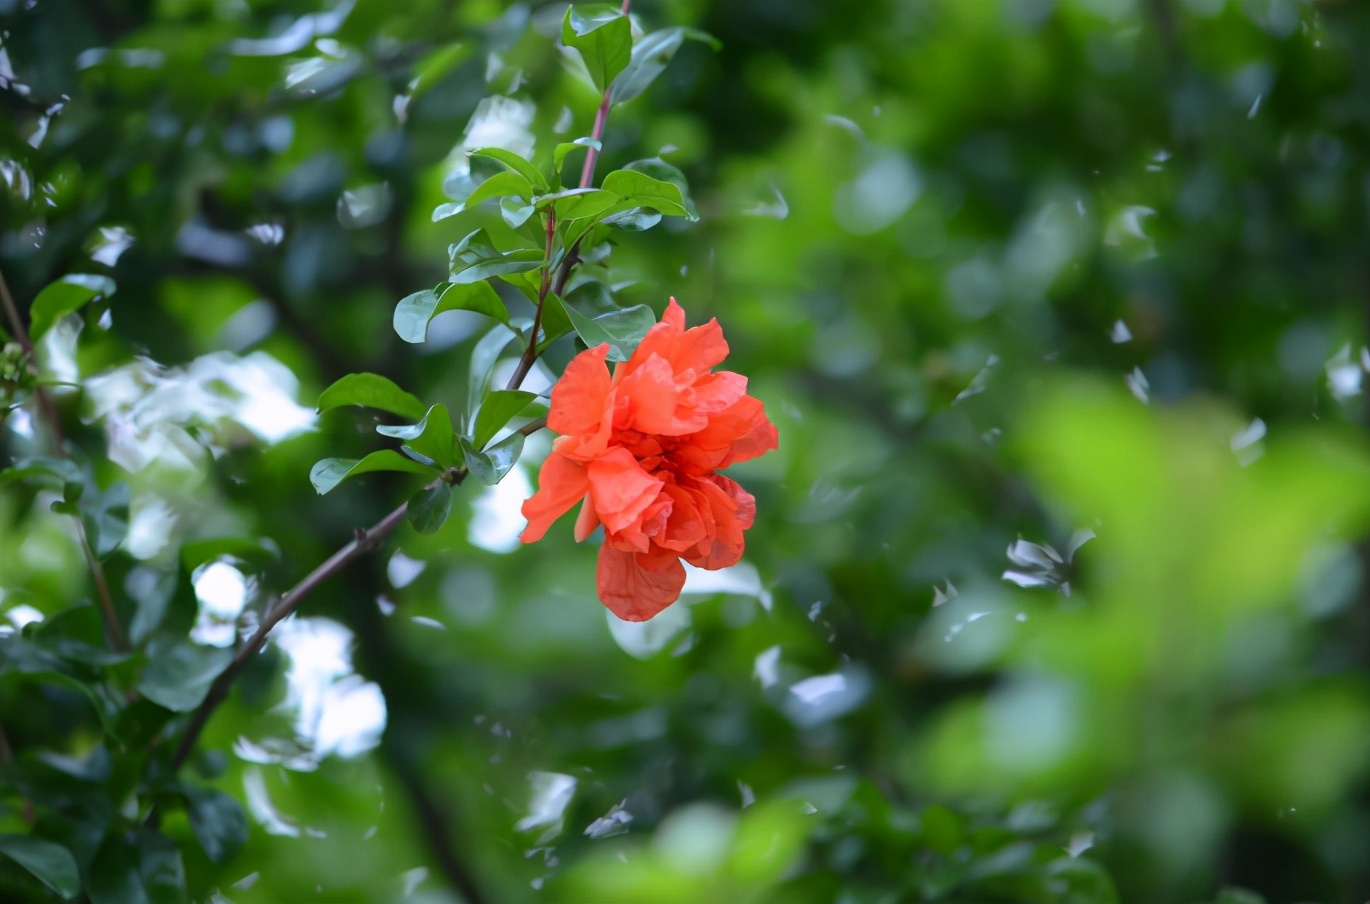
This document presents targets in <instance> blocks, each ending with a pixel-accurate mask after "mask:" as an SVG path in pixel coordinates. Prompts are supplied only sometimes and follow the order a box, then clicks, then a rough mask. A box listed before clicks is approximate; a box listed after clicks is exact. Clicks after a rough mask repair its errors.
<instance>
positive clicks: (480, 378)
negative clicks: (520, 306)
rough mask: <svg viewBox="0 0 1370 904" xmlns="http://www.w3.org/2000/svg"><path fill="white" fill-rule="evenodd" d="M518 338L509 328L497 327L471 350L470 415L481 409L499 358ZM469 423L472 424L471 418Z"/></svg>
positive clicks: (468, 411) (468, 402) (468, 389)
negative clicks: (510, 342)
mask: <svg viewBox="0 0 1370 904" xmlns="http://www.w3.org/2000/svg"><path fill="white" fill-rule="evenodd" d="M517 337H518V334H517V333H515V332H514V331H513V330H512V329H510V328H509V327H505V326H497V327H495V328H494V329H492V330H491V331H490V332H488V333H486V334H485V335H484V336H482V337H481V338H480V341H479V342H477V343H476V347H475V348H473V349H471V367H470V379H469V380H468V381H467V390H466V411H467V413H468V414H470V413H471V412H474V411H477V410H479V409H480V400H481V399H482V398H484V396H485V391H486V390H487V389H489V388H490V380H491V379H492V378H493V377H494V371H495V364H496V363H498V362H499V357H500V355H501V354H502V353H503V352H504V349H505V347H506V346H508V345H509V341H510V340H511V339H515V338H517ZM467 423H470V420H469V418H468V420H467Z"/></svg>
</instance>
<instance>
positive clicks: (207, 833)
mask: <svg viewBox="0 0 1370 904" xmlns="http://www.w3.org/2000/svg"><path fill="white" fill-rule="evenodd" d="M185 799H186V814H187V815H188V816H189V817H190V827H191V828H192V829H194V830H195V837H196V838H197V839H199V842H200V847H202V848H204V852H205V856H207V857H208V858H209V859H210V860H212V861H213V862H215V863H219V864H223V863H227V862H228V861H229V860H232V859H233V857H234V855H236V854H237V853H238V851H240V850H241V849H242V847H243V845H244V844H246V843H247V816H246V815H245V814H244V813H243V806H242V804H240V803H238V801H237V799H236V798H233V797H230V796H229V795H227V794H224V793H223V792H222V791H216V790H214V789H212V788H193V787H187V788H186V789H185Z"/></svg>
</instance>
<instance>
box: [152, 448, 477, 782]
mask: <svg viewBox="0 0 1370 904" xmlns="http://www.w3.org/2000/svg"><path fill="white" fill-rule="evenodd" d="M465 478H466V472H465V471H455V472H450V473H449V474H447V475H444V476H443V477H441V478H439V479H438V480H435V481H433V482H432V483H430V484H429V485H428V487H427V489H432V488H433V487H435V486H437V485H438V484H440V483H443V482H444V481H445V482H448V483H451V484H454V485H455V484H460V483H461V482H462V480H464V479H465ZM408 511H409V503H408V502H404V503H401V504H400V506H399V507H398V508H396V509H395V510H394V511H393V512H391V513H390V514H388V515H386V516H385V517H384V518H382V519H381V520H379V521H377V522H376V523H375V524H373V525H372V526H371V527H369V528H367V529H366V530H359V531H357V535H356V536H355V537H353V538H352V540H351V541H350V542H349V543H347V545H345V546H343V547H342V548H341V549H339V550H338V551H337V552H335V553H333V555H331V556H329V557H328V559H327V560H325V561H324V563H323V564H321V565H319V566H318V567H317V568H315V569H314V570H313V571H311V572H310V573H309V574H308V575H306V576H305V578H304V580H302V581H300V582H299V583H298V584H296V585H295V586H294V587H292V588H290V589H289V590H287V591H286V592H285V593H283V594H282V595H281V596H280V597H279V598H277V599H276V600H275V602H274V603H273V604H272V605H270V606H268V607H267V610H266V613H265V615H264V616H263V618H262V623H261V624H260V625H258V626H257V630H256V631H255V632H254V633H253V635H252V636H251V637H250V638H249V639H248V641H247V643H245V644H243V645H242V646H241V647H239V648H238V652H237V653H236V654H234V656H233V659H232V661H230V662H229V664H228V667H227V668H225V669H224V670H223V671H222V672H220V673H219V677H218V678H215V679H214V684H213V685H211V686H210V688H209V693H208V694H207V695H206V696H205V699H204V701H203V702H202V703H201V704H200V706H199V708H198V709H196V710H195V714H194V715H192V716H191V718H190V724H189V725H187V726H186V733H185V736H184V737H182V738H181V744H180V746H179V747H177V748H176V755H175V756H174V757H173V758H172V761H171V769H172V771H173V772H175V771H176V770H178V769H180V768H181V766H183V765H184V764H185V761H186V760H187V759H188V758H189V757H190V752H191V751H192V750H194V749H195V742H196V740H198V739H199V737H200V732H202V731H204V728H205V725H206V724H207V723H208V722H209V717H210V715H212V714H213V712H214V710H215V709H216V708H217V707H218V705H219V704H220V703H222V702H223V701H224V700H226V699H227V698H228V689H229V687H231V686H232V684H233V682H234V681H235V680H237V678H238V675H239V674H241V673H242V671H243V669H244V668H246V667H247V664H248V662H249V661H251V659H252V657H253V656H255V655H256V654H257V653H258V652H260V651H261V649H262V647H264V646H265V645H266V636H267V635H268V634H270V633H271V629H272V628H274V627H276V625H278V624H280V623H281V622H282V621H283V620H284V619H285V618H286V617H287V616H289V615H290V614H291V613H293V612H294V611H295V610H296V609H297V608H299V605H300V602H301V601H302V600H303V599H304V598H305V597H306V596H308V595H309V594H310V592H312V591H313V590H314V589H315V588H317V587H318V586H319V585H320V584H322V583H323V582H324V581H326V580H328V579H329V578H331V577H332V576H333V575H335V574H337V573H338V572H340V571H342V570H343V569H344V568H346V567H347V566H348V565H349V564H351V563H352V561H353V560H355V559H358V558H361V557H362V556H363V555H365V554H366V553H368V552H370V551H371V550H373V549H375V548H376V547H377V546H378V545H379V544H380V541H381V540H382V539H384V538H385V537H386V536H387V535H389V534H390V532H391V531H393V530H394V529H395V528H397V527H399V526H400V522H402V521H404V516H405V514H406V513H407V512H408Z"/></svg>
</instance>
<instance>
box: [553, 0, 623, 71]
mask: <svg viewBox="0 0 1370 904" xmlns="http://www.w3.org/2000/svg"><path fill="white" fill-rule="evenodd" d="M561 42H562V43H563V44H565V45H566V46H567V47H574V48H575V49H576V50H578V51H580V57H581V59H583V60H584V61H585V69H586V70H587V71H588V72H589V73H590V79H591V81H593V82H594V83H595V88H596V89H598V90H599V91H604V90H605V89H606V88H608V87H609V84H610V83H611V82H613V80H614V79H615V78H616V77H617V76H618V74H619V73H620V72H622V71H623V69H624V67H625V66H627V65H628V63H629V61H630V60H631V59H632V54H633V28H632V24H631V23H630V22H629V21H628V17H627V16H625V15H623V14H622V13H620V12H619V11H618V10H613V9H608V8H606V9H605V11H604V12H599V11H596V12H595V13H587V12H586V11H584V10H582V9H578V8H576V7H575V6H570V7H567V9H566V17H565V18H564V19H563V20H562V23H561Z"/></svg>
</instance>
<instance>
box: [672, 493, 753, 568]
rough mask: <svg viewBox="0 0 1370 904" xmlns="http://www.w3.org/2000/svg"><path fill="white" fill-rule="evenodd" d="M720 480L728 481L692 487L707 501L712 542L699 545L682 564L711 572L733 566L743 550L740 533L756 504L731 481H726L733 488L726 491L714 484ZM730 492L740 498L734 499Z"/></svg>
mask: <svg viewBox="0 0 1370 904" xmlns="http://www.w3.org/2000/svg"><path fill="white" fill-rule="evenodd" d="M720 479H721V480H727V478H718V477H715V478H713V479H712V480H701V481H699V482H698V483H697V484H696V485H695V488H696V489H698V490H699V492H700V493H701V494H702V495H703V496H704V498H705V500H707V503H708V505H709V508H710V510H711V511H712V513H713V518H714V535H713V542H712V543H701V544H700V545H699V547H697V548H696V550H695V552H694V554H693V555H689V556H686V559H685V560H686V561H687V562H689V563H690V564H691V565H694V566H695V567H697V568H707V569H709V570H714V569H718V568H727V567H728V566H729V565H736V564H737V563H738V561H739V560H741V558H742V550H743V548H744V546H745V541H744V540H743V537H742V532H743V530H745V529H746V526H749V525H750V523H751V519H753V518H755V516H756V501H755V500H754V499H753V498H752V496H751V494H749V493H747V491H746V490H743V489H742V488H741V487H739V486H737V484H735V483H733V482H732V481H728V483H730V484H732V487H731V488H727V489H725V488H724V487H722V486H720V485H719V484H718V483H715V482H714V481H715V480H720ZM733 488H735V490H736V492H738V493H740V494H741V498H735V497H734V495H733ZM744 506H745V507H744Z"/></svg>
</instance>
